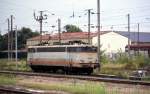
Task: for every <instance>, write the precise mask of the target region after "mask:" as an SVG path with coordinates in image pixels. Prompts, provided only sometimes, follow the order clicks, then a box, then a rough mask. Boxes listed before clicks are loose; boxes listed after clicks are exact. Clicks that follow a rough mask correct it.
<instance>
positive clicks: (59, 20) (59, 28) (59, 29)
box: [58, 18, 61, 44]
mask: <svg viewBox="0 0 150 94" xmlns="http://www.w3.org/2000/svg"><path fill="white" fill-rule="evenodd" d="M58 34H59V43H60V44H61V19H59V18H58Z"/></svg>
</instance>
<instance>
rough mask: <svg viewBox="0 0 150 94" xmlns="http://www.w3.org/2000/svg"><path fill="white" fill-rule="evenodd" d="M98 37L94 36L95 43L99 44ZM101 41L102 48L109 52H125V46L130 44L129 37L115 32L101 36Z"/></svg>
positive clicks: (93, 41) (93, 42)
mask: <svg viewBox="0 0 150 94" xmlns="http://www.w3.org/2000/svg"><path fill="white" fill-rule="evenodd" d="M97 37H98V36H95V37H93V39H92V44H93V45H97V40H98V39H97ZM100 42H101V50H104V51H105V53H107V54H113V53H117V52H118V51H122V52H125V47H126V45H128V38H127V37H124V36H122V35H120V34H118V33H115V32H108V33H105V34H102V35H101V36H100Z"/></svg>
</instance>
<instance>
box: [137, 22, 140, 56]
mask: <svg viewBox="0 0 150 94" xmlns="http://www.w3.org/2000/svg"><path fill="white" fill-rule="evenodd" d="M137 25H138V42H137V44H138V55H139V54H140V49H139V45H140V24H139V23H138V24H137Z"/></svg>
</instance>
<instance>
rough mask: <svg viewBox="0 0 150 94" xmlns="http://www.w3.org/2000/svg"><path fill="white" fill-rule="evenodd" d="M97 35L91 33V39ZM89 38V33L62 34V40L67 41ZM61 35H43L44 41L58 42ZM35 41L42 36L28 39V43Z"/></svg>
mask: <svg viewBox="0 0 150 94" xmlns="http://www.w3.org/2000/svg"><path fill="white" fill-rule="evenodd" d="M105 33H108V31H103V32H101V35H102V34H105ZM96 35H97V33H90V38H92V37H94V36H96ZM87 38H88V32H73V33H66V32H65V33H61V40H67V39H87ZM58 39H59V34H58V33H57V34H55V35H50V34H47V35H42V40H58ZM34 40H40V36H37V37H33V38H30V39H28V41H34Z"/></svg>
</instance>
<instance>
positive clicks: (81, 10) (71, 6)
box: [0, 0, 150, 34]
mask: <svg viewBox="0 0 150 94" xmlns="http://www.w3.org/2000/svg"><path fill="white" fill-rule="evenodd" d="M100 2H101V6H100V7H101V9H100V10H101V21H100V23H101V30H103V31H107V30H116V31H127V23H128V19H127V14H130V22H131V31H135V32H137V23H140V32H150V0H100ZM87 9H92V12H94V13H95V14H91V26H92V28H91V31H92V32H95V31H96V30H97V28H96V26H97V15H96V13H97V0H0V31H1V33H2V34H5V33H7V19H8V18H10V15H13V16H14V27H15V26H17V28H18V29H21V28H22V27H29V28H31V29H32V30H33V31H39V23H38V22H37V21H36V20H35V19H34V16H33V13H34V12H35V14H36V16H39V15H40V14H39V11H44V14H47V15H48V19H47V20H44V21H43V31H48V33H50V34H52V33H55V32H57V30H58V29H57V24H58V21H57V19H58V18H60V19H61V23H62V24H61V28H62V31H63V30H64V29H63V27H64V26H65V25H66V24H74V25H76V26H78V27H79V28H81V29H82V30H83V31H88V29H87V28H88V27H87V24H88V16H87ZM73 13H74V17H71V16H72V15H73ZM52 14H55V15H52ZM52 26H55V27H52Z"/></svg>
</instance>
